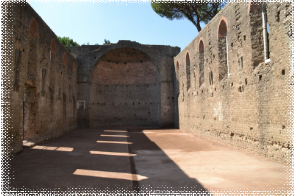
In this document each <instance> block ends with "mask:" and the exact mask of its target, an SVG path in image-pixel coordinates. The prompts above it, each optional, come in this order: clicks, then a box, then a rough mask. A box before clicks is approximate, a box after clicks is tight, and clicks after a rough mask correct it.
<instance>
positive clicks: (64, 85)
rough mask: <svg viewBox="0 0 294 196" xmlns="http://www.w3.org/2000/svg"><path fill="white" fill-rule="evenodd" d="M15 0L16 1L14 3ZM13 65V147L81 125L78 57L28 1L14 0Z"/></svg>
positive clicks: (20, 146)
mask: <svg viewBox="0 0 294 196" xmlns="http://www.w3.org/2000/svg"><path fill="white" fill-rule="evenodd" d="M10 5H11V4H10ZM11 10H12V13H13V15H12V16H13V20H12V23H11V25H12V26H13V28H12V29H13V38H12V44H13V46H12V47H13V53H12V65H11V66H12V67H11V70H9V73H8V74H9V75H10V81H9V83H7V84H6V85H7V87H8V88H9V89H10V91H9V94H10V100H9V101H10V114H11V115H12V116H13V118H11V122H10V123H12V126H11V127H10V128H9V130H8V134H9V135H10V136H11V138H12V139H11V141H10V147H11V152H12V153H14V152H17V151H19V150H21V149H22V140H23V138H24V139H25V140H30V141H34V142H40V141H43V140H46V139H50V138H53V137H57V136H59V135H61V134H62V133H65V132H67V131H69V130H72V129H74V128H76V117H77V115H76V99H77V97H76V92H77V85H76V80H77V75H76V74H77V72H76V67H77V62H76V59H75V58H74V56H73V55H71V53H70V52H69V51H67V49H66V48H65V47H64V46H63V45H62V44H61V43H60V42H59V40H58V39H57V37H56V35H55V34H54V33H53V32H52V30H51V29H50V28H49V27H48V26H47V25H46V24H45V22H44V21H43V20H42V19H41V18H40V16H39V15H38V14H37V13H36V12H35V11H34V10H33V9H32V8H31V6H30V5H28V4H27V3H15V4H13V6H12V7H11Z"/></svg>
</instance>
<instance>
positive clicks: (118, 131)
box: [104, 130, 127, 133]
mask: <svg viewBox="0 0 294 196" xmlns="http://www.w3.org/2000/svg"><path fill="white" fill-rule="evenodd" d="M104 132H114V133H126V132H127V131H123V130H104Z"/></svg>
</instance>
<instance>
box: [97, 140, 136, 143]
mask: <svg viewBox="0 0 294 196" xmlns="http://www.w3.org/2000/svg"><path fill="white" fill-rule="evenodd" d="M97 143H107V144H133V143H132V142H120V141H100V140H98V141H97Z"/></svg>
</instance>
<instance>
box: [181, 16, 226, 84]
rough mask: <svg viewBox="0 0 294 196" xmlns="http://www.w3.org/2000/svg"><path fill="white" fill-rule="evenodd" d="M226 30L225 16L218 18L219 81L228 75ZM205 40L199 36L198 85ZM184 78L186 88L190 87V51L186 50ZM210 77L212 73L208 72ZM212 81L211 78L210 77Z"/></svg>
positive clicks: (202, 68) (200, 76)
mask: <svg viewBox="0 0 294 196" xmlns="http://www.w3.org/2000/svg"><path fill="white" fill-rule="evenodd" d="M227 32H228V22H227V19H226V18H225V17H222V18H221V19H220V22H219V25H218V31H217V38H218V51H219V52H218V59H219V68H218V70H219V81H221V80H222V79H223V78H224V77H225V76H226V75H229V61H228V59H229V57H228V40H227ZM204 51H205V42H204V39H203V38H202V37H201V38H200V40H199V42H198V67H199V69H198V71H199V87H200V86H201V85H202V84H203V83H204V70H205V67H204V57H205V52H204ZM185 63H186V79H187V85H186V88H187V90H188V89H189V88H190V87H191V78H190V77H191V73H190V72H191V67H190V52H189V51H187V52H186V58H185ZM178 69H180V64H179V61H178V60H177V62H176V70H178ZM210 77H212V73H211V74H210ZM194 78H196V74H195V72H194ZM210 81H212V78H210Z"/></svg>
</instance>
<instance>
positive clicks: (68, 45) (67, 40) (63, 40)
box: [57, 36, 80, 51]
mask: <svg viewBox="0 0 294 196" xmlns="http://www.w3.org/2000/svg"><path fill="white" fill-rule="evenodd" d="M57 38H58V39H59V41H60V42H61V43H62V44H63V45H64V46H65V47H66V48H67V49H68V51H71V47H72V46H80V45H79V44H78V43H77V42H75V41H73V40H72V39H70V38H69V37H59V36H57Z"/></svg>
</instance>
